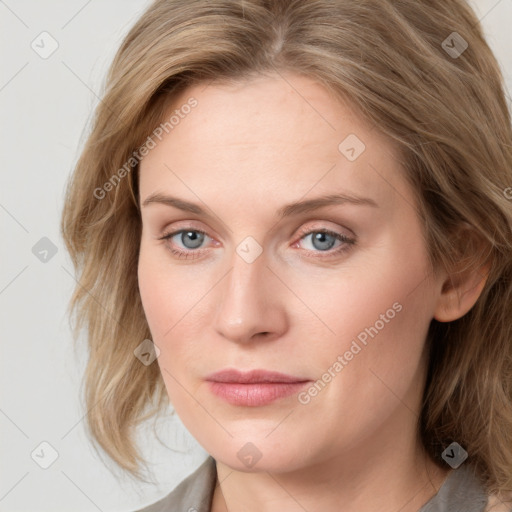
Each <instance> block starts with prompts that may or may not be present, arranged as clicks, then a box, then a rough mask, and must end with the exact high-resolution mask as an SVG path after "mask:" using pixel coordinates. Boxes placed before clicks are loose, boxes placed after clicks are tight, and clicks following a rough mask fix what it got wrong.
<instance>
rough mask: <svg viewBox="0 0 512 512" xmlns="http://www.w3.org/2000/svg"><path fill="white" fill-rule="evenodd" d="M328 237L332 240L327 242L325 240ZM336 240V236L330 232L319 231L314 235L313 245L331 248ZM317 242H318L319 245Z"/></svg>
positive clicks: (323, 248)
mask: <svg viewBox="0 0 512 512" xmlns="http://www.w3.org/2000/svg"><path fill="white" fill-rule="evenodd" d="M326 237H327V239H329V238H330V240H329V241H327V242H326V240H325V238H326ZM335 241H336V240H335V238H334V237H333V236H332V235H330V234H329V233H322V232H319V233H316V234H314V235H313V246H314V247H315V249H320V250H329V249H331V248H332V246H333V245H334V242H335ZM316 242H318V244H319V245H317V243H316Z"/></svg>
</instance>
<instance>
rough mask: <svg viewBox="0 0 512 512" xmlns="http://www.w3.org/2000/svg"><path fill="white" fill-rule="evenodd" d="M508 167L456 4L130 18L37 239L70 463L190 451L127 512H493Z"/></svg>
mask: <svg viewBox="0 0 512 512" xmlns="http://www.w3.org/2000/svg"><path fill="white" fill-rule="evenodd" d="M511 142H512V133H511V123H510V114H509V112H508V109H507V105H506V102H505V98H504V92H503V80H502V76H501V73H500V70H499V67H498V65H497V63H496V60H495V58H494V56H493V55H492V53H491V51H490V49H489V47H488V45H487V43H486V42H485V40H484V38H483V35H482V30H481V27H480V25H479V23H478V20H477V18H476V17H475V15H474V13H473V11H472V10H471V9H470V8H469V7H468V6H467V4H465V3H464V2H463V0H450V1H446V0H443V1H440V0H439V1H437V0H436V1H431V0H429V1H428V2H427V1H417V0H414V1H413V0H405V1H401V2H392V1H388V0H386V1H382V0H364V1H361V2H349V1H347V0H318V1H316V0H307V1H306V0H274V1H265V0H245V1H227V0H209V1H206V0H197V1H185V0H165V1H163V0H159V1H156V2H155V3H153V4H152V5H151V6H150V7H149V8H148V9H147V11H146V12H145V13H144V14H143V15H142V17H141V18H140V20H139V21H138V22H137V23H136V25H135V26H134V27H133V28H132V29H131V31H130V33H129V34H128V35H127V37H126V38H125V40H124V42H123V44H122V46H121V48H120V49H119V51H118V53H117V55H116V57H115V60H114V62H113V64H112V67H111V69H110V72H109V75H108V79H107V88H106V91H105V94H104V98H103V100H102V102H101V104H100V105H99V107H98V109H97V112H96V117H95V119H94V125H93V129H92V132H91V134H90V136H89V139H88V141H87V144H86V146H85V148H84V150H83V155H82V157H81V158H80V160H79V162H78V164H77V167H76V170H75V172H74V175H73V177H72V179H71V181H70V185H69V190H68V195H67V198H66V204H65V208H64V212H63V220H62V230H63V235H64V238H65V240H66V243H67V245H68V249H69V251H70V254H71V256H72V258H73V260H74V263H75V265H76V267H77V270H78V272H79V275H80V285H79V286H78V287H77V289H76V291H75V294H74V297H73V299H72V304H73V306H74V307H75V308H76V309H77V312H78V320H79V322H78V323H77V328H80V327H81V326H87V327H88V340H89V346H90V359H89V363H88V368H87V374H86V401H87V406H88V410H89V414H88V424H89V427H90V430H91V433H92V435H93V436H94V438H95V440H96V441H97V442H98V444H99V445H100V446H101V447H102V448H103V449H104V450H105V451H106V453H107V454H108V455H109V456H110V457H111V458H112V459H113V460H114V461H115V462H117V463H118V464H119V465H120V466H121V467H122V468H124V469H126V470H128V471H130V472H131V473H132V474H134V475H139V476H140V475H141V473H140V468H141V465H142V463H143V462H144V461H143V460H142V457H141V456H140V453H139V451H138V450H137V448H136V446H135V442H134V434H135V431H136V427H137V425H138V424H139V423H140V422H141V421H142V420H143V419H146V418H148V417H150V416H151V415H152V414H154V413H155V412H157V411H159V410H162V409H163V408H164V407H166V405H167V404H168V403H170V405H171V406H172V408H173V409H174V410H175V411H176V412H177V413H178V415H179V417H180V419H181V420H182V421H183V423H184V425H185V426H186V428H187V429H188V430H189V431H190V433H191V434H192V435H193V436H194V437H195V438H196V439H197V441H198V442H199V443H200V444H201V445H202V446H203V447H204V449H205V450H206V451H207V452H208V453H209V454H210V457H209V458H208V459H207V460H206V461H205V463H204V464H203V465H202V466H201V467H200V468H199V469H198V470H197V471H196V472H195V473H194V474H193V475H192V476H190V477H189V478H188V479H186V480H185V481H184V482H182V484H180V486H178V488H177V489H175V490H174V491H173V492H171V494H169V495H168V496H167V497H165V498H164V499H163V500H161V501H160V502H158V503H157V504H154V505H152V506H150V507H148V508H147V509H145V510H146V511H156V510H198V511H214V512H219V511H224V510H231V511H238V510H258V511H260V510H261V511H263V510H265V511H269V512H270V511H274V510H279V511H282V510H286V511H295V510H319V509H322V510H333V511H334V510H340V509H343V510H344V511H358V512H361V511H371V510H379V511H397V510H400V511H402V512H406V511H410V512H413V511H418V510H420V511H421V512H426V511H441V510H464V511H469V510H471V511H483V510H493V511H498V510H509V509H510V505H511V503H512V499H511V492H512V450H511V447H512V344H511V332H512V320H511V319H512V315H511V313H512V311H511V310H512V283H511V279H510V278H511V274H512V258H511V256H512V236H511V234H512V207H511V206H512V205H511V198H512V188H510V187H511V186H512V144H511ZM93 406H94V407H93Z"/></svg>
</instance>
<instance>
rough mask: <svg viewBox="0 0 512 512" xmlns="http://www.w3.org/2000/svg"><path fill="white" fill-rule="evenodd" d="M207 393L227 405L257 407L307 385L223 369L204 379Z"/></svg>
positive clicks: (304, 381) (294, 379) (259, 372)
mask: <svg viewBox="0 0 512 512" xmlns="http://www.w3.org/2000/svg"><path fill="white" fill-rule="evenodd" d="M206 381H207V382H208V385H209V388H210V391H211V392H212V393H213V394H215V395H216V396H218V397H220V398H222V399H224V400H225V401H226V402H228V403H230V404H231V405H237V406H246V407H258V406H263V405H267V404H270V403H272V402H275V401H276V400H279V399H281V398H285V397H287V396H290V395H293V394H295V393H297V392H299V391H300V390H301V389H302V388H304V387H305V386H306V385H307V384H309V383H310V382H311V380H309V379H305V378H303V377H295V376H292V375H286V374H284V373H278V372H271V371H267V370H252V371H249V372H240V371H238V370H233V369H226V370H222V371H220V372H216V373H214V374H212V375H209V376H208V377H206Z"/></svg>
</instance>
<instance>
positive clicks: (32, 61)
mask: <svg viewBox="0 0 512 512" xmlns="http://www.w3.org/2000/svg"><path fill="white" fill-rule="evenodd" d="M471 4H472V5H473V6H474V8H475V11H476V12H477V14H478V16H479V18H480V19H482V20H483V25H484V29H485V31H486V35H487V39H488V41H489V44H490V45H491V47H492V49H493V50H494V52H495V54H496V56H497V58H498V61H499V62H500V64H501V67H502V69H503V72H504V75H505V78H506V81H507V89H508V91H507V94H508V98H509V105H510V92H509V91H511V90H512V87H511V84H512V31H511V30H510V26H511V24H512V0H473V1H472V2H471ZM147 5H149V1H147V0H107V1H105V0H104V1H102V2H100V1H99V0H89V1H87V0H71V1H70V0H68V1H66V2H64V1H63V0H62V1H58V0H51V1H49V0H48V1H46V2H36V1H35V0H31V1H23V0H20V1H15V0H7V1H1V0H0V40H1V46H0V48H1V50H0V51H1V56H2V65H1V72H0V111H1V119H2V123H1V132H0V141H1V142H0V143H1V146H0V147H1V186H0V225H1V228H2V231H1V233H2V244H1V258H2V260H1V269H0V315H1V326H2V352H3V353H2V358H1V365H2V369H1V373H0V375H1V384H0V432H1V436H0V457H1V465H0V468H1V469H0V512H7V511H8V512H17V511H24V512H26V511H48V512H50V511H51V512H56V511H70V510H73V511H74V512H81V511H84V512H85V511H97V510H100V511H104V512H107V511H120V512H121V511H133V510H135V509H137V508H139V507H141V506H143V505H146V504H148V503H152V502H154V501H156V500H157V499H158V498H159V497H161V496H163V495H165V494H167V493H168V492H169V491H170V490H171V489H172V488H173V487H174V486H175V485H177V483H178V482H180V481H181V480H182V479H183V478H184V477H185V476H186V475H187V474H189V473H191V472H192V471H193V470H194V469H195V468H196V467H197V466H198V465H199V464H200V463H201V462H202V461H203V460H204V459H205V457H206V455H207V454H206V452H205V451H204V450H203V449H202V448H201V447H200V446H199V445H198V444H197V443H196V441H195V440H194V439H193V438H192V437H191V436H190V434H188V432H187V431H186V430H185V429H184V428H183V425H182V424H181V422H180V421H179V420H178V419H176V418H174V419H173V418H172V417H171V416H168V417H167V418H164V420H165V421H164V422H163V424H162V428H160V430H159V432H161V433H162V434H161V435H162V439H163V440H164V441H165V442H166V443H167V444H168V445H169V446H171V447H172V448H173V451H171V450H168V449H166V448H164V447H163V446H162V445H161V444H159V443H158V442H157V441H155V440H154V436H153V435H152V434H151V432H148V433H147V434H144V433H143V435H142V444H143V446H144V453H145V455H146V456H147V457H148V458H149V460H150V461H151V462H152V467H153V471H154V474H155V477H156V479H157V481H158V484H157V485H147V484H137V483H134V482H133V481H130V480H129V479H127V478H126V477H124V478H123V477H122V475H121V478H120V479H117V478H115V477H114V475H113V474H112V473H111V472H110V471H109V470H108V469H107V468H106V467H105V465H104V464H103V463H102V461H101V460H100V459H99V458H98V456H97V455H96V454H95V452H94V451H93V450H92V448H91V446H90V443H89V442H88V440H87V437H86V434H85V431H84V422H83V421H82V420H83V416H84V413H85V411H84V410H83V408H82V406H81V404H80V401H79V396H80V383H81V377H82V373H83V369H84V362H85V351H84V349H83V348H82V349H80V348H79V349H78V351H77V352H75V351H74V348H73V343H72V341H71V340H72V338H71V332H70V329H69V324H68V318H67V316H66V307H67V303H68V300H69V297H70V294H71V291H72V288H73V286H74V284H75V278H74V272H73V268H72V265H71V262H70V259H69V256H68V255H67V254H66V252H65V249H64V245H63V242H62V239H61V238H60V235H59V219H60V213H61V209H62V200H63V191H64V185H65V183H66V180H67V178H68V176H69V174H70V172H71V169H72V168H73V165H74V163H75V162H76V160H77V158H78V155H79V153H80V149H81V147H82V145H83V143H84V138H85V134H86V126H88V122H89V120H90V117H91V114H92V111H93V109H94V107H95V106H96V104H97V103H98V94H99V91H100V85H101V84H102V83H103V78H104V75H105V72H106V70H107V67H108V65H109V63H110V61H111V59H112V58H113V56H114V53H115V51H116V49H117V47H118V46H119V44H120V43H121V41H122V38H123V36H124V35H125V34H126V32H127V31H128V30H129V28H130V27H131V26H132V25H133V23H134V22H135V20H136V19H137V18H138V16H139V15H140V14H141V13H142V11H143V10H144V9H145V7H146V6H147ZM43 31H47V32H48V33H50V34H51V36H52V37H53V38H54V39H55V40H56V41H57V42H58V45H59V46H58V49H57V50H56V51H55V52H54V53H53V54H52V55H51V56H50V57H48V58H47V59H43V58H41V57H40V56H39V55H38V54H37V53H36V52H35V51H34V50H33V49H32V47H31V43H32V41H33V40H34V39H36V38H37V37H38V36H39V34H41V32H43ZM39 40H40V39H36V41H39ZM46 48H48V46H46ZM42 237H48V238H49V239H50V240H51V241H52V242H53V243H54V244H55V246H56V247H57V253H56V254H55V256H53V257H52V258H51V259H49V261H47V262H46V263H43V262H41V261H40V260H39V259H38V258H36V256H35V255H34V254H33V253H32V247H33V246H34V245H35V244H36V243H37V242H38V241H39V240H40V239H41V238H42ZM43 441H46V442H48V443H50V445H52V446H53V448H54V449H55V450H56V451H57V453H58V458H57V459H56V461H55V462H54V463H53V464H52V465H51V466H50V467H49V468H48V469H42V468H41V467H40V466H39V465H38V464H37V463H36V462H35V461H34V459H36V460H38V461H41V462H44V460H45V457H49V455H50V453H51V452H50V450H48V449H47V448H44V446H43V447H42V448H41V447H39V446H40V443H41V442H43ZM38 447H39V448H38ZM34 450H36V452H35V454H36V455H34V459H33V458H32V457H31V453H32V452H33V451H34ZM41 450H42V451H41ZM37 454H39V457H38V456H37Z"/></svg>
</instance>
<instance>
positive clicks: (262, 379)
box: [206, 369, 309, 384]
mask: <svg viewBox="0 0 512 512" xmlns="http://www.w3.org/2000/svg"><path fill="white" fill-rule="evenodd" d="M206 380H208V381H211V382H225V383H232V382H236V383H238V384H255V383H268V382H276V383H279V382H281V383H290V382H307V381H308V380H309V379H305V378H303V377H294V376H292V375H286V374H284V373H279V372H272V371H267V370H251V371H248V372H241V371H239V370H233V369H226V370H221V371H220V372H216V373H213V374H211V375H209V376H208V377H206Z"/></svg>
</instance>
